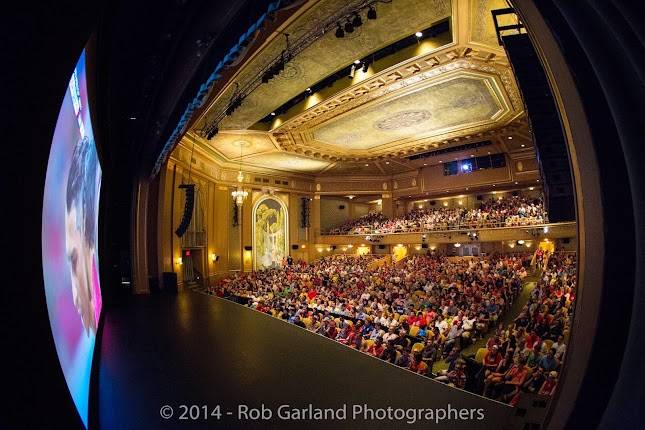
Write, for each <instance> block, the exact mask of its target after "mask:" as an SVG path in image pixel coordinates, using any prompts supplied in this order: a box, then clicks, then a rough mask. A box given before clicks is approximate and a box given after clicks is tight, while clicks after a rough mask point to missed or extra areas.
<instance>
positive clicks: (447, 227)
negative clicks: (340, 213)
mask: <svg viewBox="0 0 645 430" xmlns="http://www.w3.org/2000/svg"><path fill="white" fill-rule="evenodd" d="M548 225H549V223H548V221H547V220H543V221H539V222H538V221H531V220H529V219H527V220H526V221H523V220H522V219H520V220H513V221H512V222H509V221H506V220H505V221H493V222H461V223H436V224H433V225H432V226H431V227H427V226H425V227H422V226H419V227H406V228H396V229H393V230H392V229H389V228H387V229H381V228H368V227H356V228H353V229H352V231H350V232H342V233H340V232H334V231H333V230H334V229H329V230H326V231H321V233H320V235H321V236H371V235H378V236H383V235H390V234H409V233H436V232H448V231H458V230H462V231H468V230H482V229H493V228H517V227H531V228H540V227H542V228H543V227H546V226H548Z"/></svg>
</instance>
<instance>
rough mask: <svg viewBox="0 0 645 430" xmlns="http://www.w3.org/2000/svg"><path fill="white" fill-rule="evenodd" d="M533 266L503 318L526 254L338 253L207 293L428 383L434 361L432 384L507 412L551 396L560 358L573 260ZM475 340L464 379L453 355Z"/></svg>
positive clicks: (236, 279)
mask: <svg viewBox="0 0 645 430" xmlns="http://www.w3.org/2000/svg"><path fill="white" fill-rule="evenodd" d="M541 258H543V259H542V260H540V261H537V263H536V264H537V267H540V268H542V270H541V273H540V272H539V273H540V277H539V280H538V281H537V283H536V286H535V287H534V289H533V290H532V291H531V293H530V294H528V300H527V302H526V304H524V306H523V307H522V309H521V311H520V313H519V314H518V315H508V316H507V313H508V311H509V309H510V307H511V306H512V304H513V303H514V302H515V300H516V299H517V297H518V294H519V293H520V291H521V288H522V280H523V279H524V278H525V277H526V276H527V274H528V273H527V268H528V267H529V265H530V262H531V260H533V261H534V262H536V258H532V256H531V255H527V254H521V255H520V254H516V255H493V256H487V257H477V258H470V259H453V258H447V257H442V256H412V257H409V258H407V259H406V260H403V262H401V263H400V264H398V265H376V264H372V263H373V262H374V259H375V257H374V256H347V255H341V256H333V257H327V258H323V259H320V260H318V261H316V262H314V263H312V264H301V263H298V264H291V265H285V266H284V267H282V268H279V269H267V270H263V271H257V272H252V273H240V274H236V275H235V276H233V277H231V278H227V279H224V280H222V281H221V282H220V283H218V284H217V285H216V286H215V287H214V288H212V289H211V290H210V292H211V294H217V295H218V296H221V297H227V298H230V299H232V300H236V301H238V302H242V303H246V304H248V306H251V307H252V308H255V309H256V310H258V311H261V312H265V313H268V314H271V315H273V316H275V317H277V318H281V319H284V320H286V321H288V322H290V323H292V324H296V325H299V326H301V327H303V326H304V327H305V328H306V329H307V330H310V331H313V332H315V333H318V334H320V335H323V336H325V337H328V338H330V339H333V340H335V341H337V342H340V343H342V344H344V345H347V346H348V347H350V348H355V349H358V350H361V351H363V352H365V353H367V354H370V355H372V356H373V357H376V358H379V359H382V360H386V361H388V362H390V363H392V364H395V365H397V366H400V367H404V368H407V369H409V370H411V371H413V372H416V373H419V374H422V375H426V376H430V377H433V376H435V375H433V374H432V368H433V365H434V364H435V363H437V361H439V360H442V359H443V360H444V361H445V363H446V364H447V365H448V367H447V370H445V371H443V372H439V374H438V376H436V379H437V380H439V381H442V382H445V383H449V384H451V385H454V386H456V387H459V388H466V387H475V388H468V389H469V390H472V391H474V392H475V393H477V394H483V395H485V396H488V397H492V398H495V399H497V400H501V401H505V402H508V403H510V404H516V403H517V402H518V401H519V399H520V398H521V396H522V395H525V394H526V393H532V394H534V395H536V393H537V394H540V395H551V393H552V392H553V391H554V389H555V384H556V383H557V374H558V372H559V371H560V370H561V367H562V362H563V360H564V359H565V357H566V349H567V345H566V342H565V339H566V338H567V337H568V331H569V326H570V323H571V316H572V312H573V304H574V301H575V287H576V259H575V255H574V254H567V253H555V254H552V255H544V257H541ZM503 319H505V320H507V321H511V322H510V323H507V324H499V323H498V322H499V321H500V320H503ZM479 339H482V341H480V343H484V344H485V347H486V349H487V351H486V353H485V355H484V356H483V360H482V363H481V370H480V371H479V372H473V373H470V372H467V371H466V362H465V361H464V358H466V359H467V360H471V359H470V358H469V357H465V356H464V355H463V354H462V351H463V349H464V348H466V347H467V346H468V345H471V344H473V343H475V342H478V340H479ZM482 346H483V345H482Z"/></svg>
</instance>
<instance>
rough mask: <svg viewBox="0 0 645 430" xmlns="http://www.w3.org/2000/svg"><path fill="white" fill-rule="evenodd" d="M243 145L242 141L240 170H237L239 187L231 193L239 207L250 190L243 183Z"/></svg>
mask: <svg viewBox="0 0 645 430" xmlns="http://www.w3.org/2000/svg"><path fill="white" fill-rule="evenodd" d="M242 146H243V145H242V143H240V170H239V172H237V189H236V190H235V191H233V192H232V193H231V196H233V201H234V202H235V204H236V205H237V206H238V207H241V206H242V205H243V204H244V200H246V198H247V197H248V195H249V193H248V191H245V190H244V189H243V188H242V183H243V182H244V173H242Z"/></svg>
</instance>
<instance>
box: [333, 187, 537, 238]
mask: <svg viewBox="0 0 645 430" xmlns="http://www.w3.org/2000/svg"><path fill="white" fill-rule="evenodd" d="M547 221H548V219H547V215H546V211H545V209H544V204H543V203H542V199H536V198H529V197H524V196H513V197H499V198H497V199H490V200H488V201H484V202H482V203H481V205H480V207H479V208H476V209H465V208H456V209H453V208H443V207H442V208H437V209H414V210H412V211H410V212H409V213H407V214H406V215H404V216H402V217H398V218H393V219H388V218H387V217H386V216H385V215H383V214H382V213H381V212H370V213H368V214H367V215H364V216H362V217H360V218H357V219H353V220H351V221H347V222H346V223H344V224H341V225H339V226H336V227H334V228H332V229H330V230H329V231H328V234H387V233H403V232H418V231H428V230H454V229H458V228H462V229H468V228H484V227H504V226H507V227H517V226H523V225H535V224H544V223H546V222H547Z"/></svg>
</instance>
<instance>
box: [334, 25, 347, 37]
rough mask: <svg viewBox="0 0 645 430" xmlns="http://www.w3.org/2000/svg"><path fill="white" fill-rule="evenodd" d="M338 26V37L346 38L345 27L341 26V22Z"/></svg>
mask: <svg viewBox="0 0 645 430" xmlns="http://www.w3.org/2000/svg"><path fill="white" fill-rule="evenodd" d="M336 25H337V26H338V28H336V37H337V38H339V39H342V38H343V37H345V31H344V30H343V27H341V26H340V22H337V23H336Z"/></svg>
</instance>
